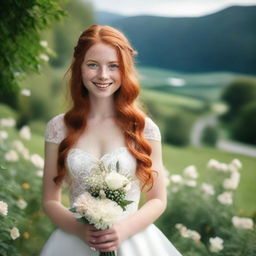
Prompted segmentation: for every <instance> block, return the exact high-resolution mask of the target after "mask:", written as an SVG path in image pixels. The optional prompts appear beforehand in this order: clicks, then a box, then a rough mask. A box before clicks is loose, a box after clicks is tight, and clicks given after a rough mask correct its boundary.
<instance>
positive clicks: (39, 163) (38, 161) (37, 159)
mask: <svg viewBox="0 0 256 256" xmlns="http://www.w3.org/2000/svg"><path fill="white" fill-rule="evenodd" d="M30 161H31V162H32V163H33V164H34V165H35V167H38V168H44V159H43V158H42V157H41V156H40V155H38V154H32V155H31V156H30Z"/></svg>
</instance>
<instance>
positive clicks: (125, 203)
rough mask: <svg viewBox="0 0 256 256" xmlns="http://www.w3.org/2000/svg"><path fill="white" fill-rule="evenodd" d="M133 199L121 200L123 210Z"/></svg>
mask: <svg viewBox="0 0 256 256" xmlns="http://www.w3.org/2000/svg"><path fill="white" fill-rule="evenodd" d="M132 202H133V201H130V200H122V201H121V202H119V205H120V206H121V207H122V209H123V210H125V208H126V206H127V205H129V204H131V203H132Z"/></svg>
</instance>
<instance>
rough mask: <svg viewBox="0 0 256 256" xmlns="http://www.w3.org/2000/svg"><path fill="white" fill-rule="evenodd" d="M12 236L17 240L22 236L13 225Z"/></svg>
mask: <svg viewBox="0 0 256 256" xmlns="http://www.w3.org/2000/svg"><path fill="white" fill-rule="evenodd" d="M10 236H11V238H12V239H13V240H15V239H17V238H18V237H19V236H20V231H19V230H18V229H17V228H16V227H13V228H12V229H11V230H10Z"/></svg>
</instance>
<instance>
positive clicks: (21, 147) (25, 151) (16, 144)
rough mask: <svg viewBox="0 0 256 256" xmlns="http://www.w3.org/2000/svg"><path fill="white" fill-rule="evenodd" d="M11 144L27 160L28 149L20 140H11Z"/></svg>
mask: <svg viewBox="0 0 256 256" xmlns="http://www.w3.org/2000/svg"><path fill="white" fill-rule="evenodd" d="M12 146H13V147H14V148H15V149H16V150H17V151H18V152H19V153H20V154H21V155H22V156H23V158H24V159H26V160H29V150H28V149H27V148H26V147H25V146H24V145H23V143H22V142H21V141H20V140H15V141H13V142H12Z"/></svg>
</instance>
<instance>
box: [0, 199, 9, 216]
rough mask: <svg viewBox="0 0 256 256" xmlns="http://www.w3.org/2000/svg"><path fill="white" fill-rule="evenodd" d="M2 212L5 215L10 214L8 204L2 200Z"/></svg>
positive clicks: (0, 204) (0, 206) (0, 212)
mask: <svg viewBox="0 0 256 256" xmlns="http://www.w3.org/2000/svg"><path fill="white" fill-rule="evenodd" d="M0 214H2V215H5V216H6V215H7V214H8V204H7V203H6V202H4V201H0Z"/></svg>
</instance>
